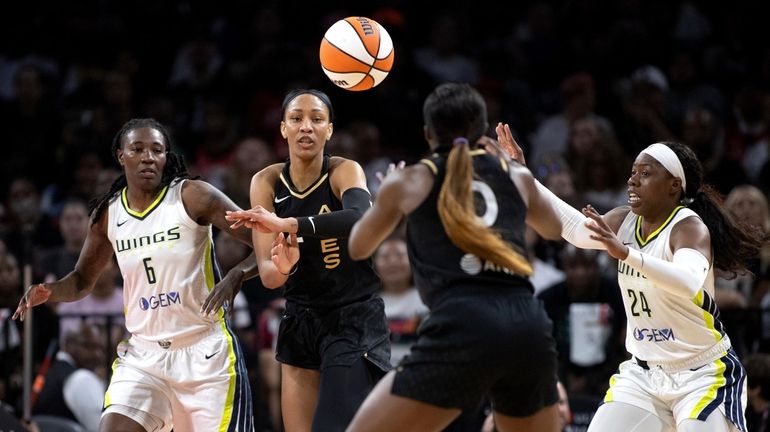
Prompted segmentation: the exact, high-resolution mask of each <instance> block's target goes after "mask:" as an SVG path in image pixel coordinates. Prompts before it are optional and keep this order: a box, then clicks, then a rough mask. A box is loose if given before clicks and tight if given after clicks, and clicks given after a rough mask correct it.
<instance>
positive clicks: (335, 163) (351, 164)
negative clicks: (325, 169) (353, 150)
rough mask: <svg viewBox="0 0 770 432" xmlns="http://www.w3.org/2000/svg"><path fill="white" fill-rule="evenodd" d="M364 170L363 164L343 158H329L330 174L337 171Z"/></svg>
mask: <svg viewBox="0 0 770 432" xmlns="http://www.w3.org/2000/svg"><path fill="white" fill-rule="evenodd" d="M340 168H342V169H362V168H361V164H359V163H358V162H356V161H354V160H353V159H348V158H345V157H342V156H330V157H329V172H332V171H334V170H336V169H340Z"/></svg>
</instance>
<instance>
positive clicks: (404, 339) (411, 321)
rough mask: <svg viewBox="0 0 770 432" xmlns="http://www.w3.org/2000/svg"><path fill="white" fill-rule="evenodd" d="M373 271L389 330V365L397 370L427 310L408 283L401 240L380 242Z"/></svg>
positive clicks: (411, 284) (407, 263) (407, 257)
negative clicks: (380, 282)
mask: <svg viewBox="0 0 770 432" xmlns="http://www.w3.org/2000/svg"><path fill="white" fill-rule="evenodd" d="M374 269H375V270H376V271H377V274H379V275H380V279H381V280H382V291H381V292H380V297H382V300H383V301H384V302H385V318H386V319H387V320H388V327H389V329H390V363H391V364H392V365H393V366H397V365H398V363H399V362H400V361H401V358H403V357H404V355H406V354H407V353H408V352H409V347H410V346H411V345H412V343H413V342H414V341H416V340H417V326H418V325H419V324H420V322H421V321H422V319H423V318H424V317H425V316H426V315H427V314H428V307H427V306H425V304H424V303H423V302H422V300H421V299H420V294H419V293H418V292H417V288H415V286H414V282H413V281H412V269H411V268H410V267H409V256H408V255H407V251H406V241H405V240H404V239H403V238H401V237H397V236H394V237H391V238H389V239H387V240H385V241H384V242H382V244H381V245H380V247H379V248H378V249H377V252H376V253H375V255H374Z"/></svg>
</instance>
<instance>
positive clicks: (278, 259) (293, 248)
mask: <svg viewBox="0 0 770 432" xmlns="http://www.w3.org/2000/svg"><path fill="white" fill-rule="evenodd" d="M270 256H271V259H272V260H273V264H275V267H276V269H278V271H279V272H280V273H281V274H284V275H288V274H289V273H291V270H292V268H293V267H294V265H295V264H297V261H299V243H298V242H297V234H290V235H289V238H288V239H287V238H286V236H284V235H283V233H282V232H280V233H278V235H276V236H275V239H274V240H273V247H272V249H270Z"/></svg>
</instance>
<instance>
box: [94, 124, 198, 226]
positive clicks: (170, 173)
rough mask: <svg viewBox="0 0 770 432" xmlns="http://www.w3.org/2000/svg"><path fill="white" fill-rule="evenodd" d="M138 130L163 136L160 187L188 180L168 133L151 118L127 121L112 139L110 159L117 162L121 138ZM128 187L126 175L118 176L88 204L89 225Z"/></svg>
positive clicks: (121, 143)
mask: <svg viewBox="0 0 770 432" xmlns="http://www.w3.org/2000/svg"><path fill="white" fill-rule="evenodd" d="M139 128H150V129H155V130H157V131H158V132H160V133H161V135H163V141H164V142H165V144H166V165H165V166H164V167H163V175H162V176H161V180H160V183H161V185H170V184H171V183H174V182H176V181H179V180H182V179H186V178H190V174H189V173H188V172H187V165H186V164H185V162H184V158H183V157H182V156H181V155H177V154H176V153H174V152H172V151H171V136H170V135H169V133H168V129H166V127H165V126H163V125H162V124H161V123H160V122H158V121H157V120H155V119H151V118H135V119H131V120H129V121H127V122H126V123H124V124H123V127H121V128H120V130H119V131H118V133H117V134H115V137H114V138H113V139H112V149H111V150H112V157H114V158H115V160H116V161H117V160H118V149H119V148H121V146H122V145H123V138H124V137H125V136H126V135H127V134H128V133H129V132H131V131H132V130H135V129H139ZM126 186H128V181H127V180H126V173H125V171H123V173H121V174H120V176H119V177H118V178H117V179H115V181H114V182H112V185H110V190H109V191H107V193H105V194H104V195H102V196H101V197H99V198H95V199H93V200H91V202H89V203H88V215H89V216H92V217H91V223H92V224H93V223H96V221H98V220H99V217H100V216H101V214H102V211H104V208H105V207H106V205H107V204H108V203H110V202H112V200H113V199H115V198H116V197H117V196H118V194H119V193H120V191H121V190H122V189H123V188H124V187H126Z"/></svg>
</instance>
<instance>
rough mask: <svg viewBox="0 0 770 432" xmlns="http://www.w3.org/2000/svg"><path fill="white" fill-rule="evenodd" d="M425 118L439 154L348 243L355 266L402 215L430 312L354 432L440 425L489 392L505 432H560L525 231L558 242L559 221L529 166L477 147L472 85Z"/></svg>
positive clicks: (544, 319)
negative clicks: (530, 228) (527, 252)
mask: <svg viewBox="0 0 770 432" xmlns="http://www.w3.org/2000/svg"><path fill="white" fill-rule="evenodd" d="M423 119H424V122H425V127H424V133H425V138H426V140H427V141H428V144H429V146H430V149H431V150H432V151H433V152H435V153H434V154H433V155H431V156H430V157H429V158H426V159H423V160H421V161H420V163H418V164H415V165H413V166H410V167H407V168H405V169H403V170H398V171H395V172H393V173H391V174H390V175H388V176H387V177H386V178H385V181H384V183H383V184H382V186H381V188H380V191H379V193H378V195H377V200H376V201H375V203H374V205H373V207H372V208H371V209H370V210H369V211H368V212H367V213H366V214H365V215H364V217H363V218H361V220H360V221H359V222H358V223H357V224H356V225H355V227H354V228H353V231H352V233H351V237H350V241H349V248H350V254H351V256H352V257H353V258H354V259H364V258H366V257H369V256H370V255H371V254H373V253H374V251H375V250H376V249H377V247H378V246H379V244H380V243H381V242H382V241H383V240H384V239H386V238H387V237H388V235H389V234H390V233H391V232H392V231H393V230H394V229H395V228H396V227H397V225H398V224H399V222H400V221H401V219H402V218H404V217H406V227H407V228H406V229H407V243H408V251H409V260H410V262H411V265H412V268H413V273H414V278H415V282H416V285H417V287H418V289H419V291H420V296H421V297H422V299H423V300H424V301H425V304H426V305H427V306H428V308H429V309H430V315H429V316H428V318H426V320H425V321H424V322H423V323H422V325H421V326H420V328H419V330H418V334H417V337H418V339H417V341H416V342H415V344H414V345H413V346H412V348H411V351H410V353H409V354H408V355H407V356H406V357H405V358H404V359H403V360H402V361H401V363H400V364H399V365H398V367H397V368H396V370H395V371H391V372H390V373H388V375H386V376H385V378H383V379H382V380H381V381H380V383H379V384H378V385H377V387H375V389H374V390H373V391H372V393H371V394H370V395H369V397H368V398H367V399H366V401H365V402H364V404H363V405H362V406H361V409H360V410H359V411H358V413H357V414H356V417H355V418H354V419H353V422H352V423H351V425H350V427H349V429H348V430H349V431H367V432H371V431H398V432H404V431H420V432H423V431H436V430H441V429H442V428H444V427H446V426H447V425H448V424H449V423H450V422H451V421H452V420H453V419H454V418H455V417H457V416H458V415H459V414H460V413H461V411H462V410H464V409H472V408H475V407H476V406H477V405H478V403H479V401H481V399H482V398H483V397H484V396H485V395H488V396H489V398H490V399H491V401H492V408H493V411H494V416H495V423H496V425H497V427H498V429H499V430H501V431H532V432H535V431H537V432H548V431H556V430H558V419H557V408H556V402H557V401H558V394H557V388H556V382H557V377H556V368H557V363H556V344H555V341H554V339H553V337H552V336H551V321H550V320H549V319H548V316H547V315H546V313H545V310H544V309H543V307H542V304H541V303H540V302H539V301H538V300H536V299H535V298H534V297H533V289H532V285H531V284H530V282H529V279H528V276H529V275H530V274H531V273H532V267H531V265H530V263H529V262H528V260H527V258H526V257H527V254H526V247H525V241H524V230H525V224H527V225H530V226H532V227H533V228H534V229H535V230H536V231H537V232H538V233H540V234H541V235H542V236H544V237H546V238H558V236H559V232H560V228H561V225H560V222H559V220H558V218H557V215H556V214H555V213H554V212H553V210H552V209H551V207H550V206H549V205H548V204H547V202H545V201H544V200H543V199H542V198H541V197H540V193H539V192H538V190H537V189H536V187H535V182H534V178H533V177H532V174H531V173H530V172H529V170H528V169H527V168H526V167H523V166H521V165H519V164H518V163H514V162H512V163H509V162H508V161H506V160H504V159H503V158H502V157H501V156H495V155H491V154H488V153H487V152H486V151H485V150H483V149H476V148H475V146H472V145H471V144H470V143H476V142H477V141H479V140H480V139H481V138H482V136H483V134H484V132H485V131H486V129H487V111H486V104H485V103H484V99H483V98H482V96H481V95H480V94H479V93H478V92H477V91H476V90H475V89H473V88H472V87H470V86H469V85H467V84H442V85H440V86H438V87H436V88H435V89H434V90H433V92H432V93H431V94H430V95H429V96H428V97H427V99H426V100H425V103H424V105H423ZM474 199H475V201H476V206H474ZM523 352H525V354H522V353H523Z"/></svg>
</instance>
